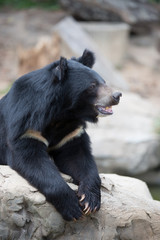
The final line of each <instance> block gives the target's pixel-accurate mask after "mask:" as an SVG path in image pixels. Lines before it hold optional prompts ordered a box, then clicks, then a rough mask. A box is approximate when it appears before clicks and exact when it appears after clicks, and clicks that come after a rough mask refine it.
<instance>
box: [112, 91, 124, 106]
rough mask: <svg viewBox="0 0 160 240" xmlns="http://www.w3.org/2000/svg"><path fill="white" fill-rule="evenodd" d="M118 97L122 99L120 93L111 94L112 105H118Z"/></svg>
mask: <svg viewBox="0 0 160 240" xmlns="http://www.w3.org/2000/svg"><path fill="white" fill-rule="evenodd" d="M120 97H122V93H120V92H115V93H113V95H112V99H113V102H114V104H118V103H119V100H120Z"/></svg>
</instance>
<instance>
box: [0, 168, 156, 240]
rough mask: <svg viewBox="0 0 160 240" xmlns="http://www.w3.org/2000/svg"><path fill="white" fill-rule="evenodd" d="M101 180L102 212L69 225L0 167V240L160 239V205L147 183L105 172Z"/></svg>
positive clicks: (18, 178) (38, 195) (36, 195)
mask: <svg viewBox="0 0 160 240" xmlns="http://www.w3.org/2000/svg"><path fill="white" fill-rule="evenodd" d="M65 179H66V180H67V181H69V182H71V179H70V178H69V177H65ZM101 180H102V206H101V209H100V211H99V212H97V213H95V214H91V215H90V216H86V217H84V219H83V220H79V221H77V222H68V223H67V222H65V221H64V220H63V219H62V217H61V216H60V215H59V213H57V212H56V210H55V208H54V207H53V206H52V205H51V204H49V203H47V202H46V200H45V197H44V196H43V195H42V194H40V193H39V192H38V191H37V190H36V189H35V188H33V187H32V186H30V185H29V184H28V183H27V181H25V180H24V179H23V178H22V177H20V176H19V175H18V174H17V173H16V172H15V171H13V170H12V169H10V168H9V167H7V166H0V239H3V240H9V239H18V240H43V239H48V240H51V239H57V240H74V239H79V240H84V239H92V240H99V239H105V240H113V239H117V240H118V239H121V240H126V239H131V240H159V239H160V202H158V201H155V200H153V199H152V197H151V195H150V193H149V191H148V188H147V186H146V184H145V183H144V182H142V181H140V180H137V179H133V178H128V177H121V176H118V175H112V174H108V175H104V174H101ZM68 184H69V185H70V186H71V187H72V188H74V189H76V186H75V185H73V184H72V183H68Z"/></svg>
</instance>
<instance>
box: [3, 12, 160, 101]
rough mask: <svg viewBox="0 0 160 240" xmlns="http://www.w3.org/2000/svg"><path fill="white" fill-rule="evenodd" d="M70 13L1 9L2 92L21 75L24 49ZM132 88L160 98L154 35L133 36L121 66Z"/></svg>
mask: <svg viewBox="0 0 160 240" xmlns="http://www.w3.org/2000/svg"><path fill="white" fill-rule="evenodd" d="M65 15H66V14H65V13H64V12H63V11H56V12H53V11H46V10H39V9H30V10H21V11H17V10H16V11H15V10H5V9H3V10H1V11H0V76H1V78H0V95H3V94H4V93H5V92H6V90H7V88H8V86H10V85H11V83H12V82H13V81H14V80H15V79H17V77H19V76H18V72H19V71H18V60H19V59H18V52H19V49H20V48H23V49H27V48H30V47H33V46H34V45H35V44H36V43H37V41H38V39H39V38H40V37H42V36H51V35H52V34H53V27H54V25H55V24H56V23H57V22H58V21H60V20H61V19H62V18H63V17H64V16H65ZM120 72H121V73H122V75H123V76H124V77H125V78H126V80H127V81H128V83H129V86H130V88H131V90H132V91H134V92H137V93H139V94H140V95H142V96H143V97H156V98H157V97H159V94H160V53H159V52H158V50H157V48H156V44H155V41H154V38H153V37H152V36H147V37H145V38H143V37H141V38H132V39H130V41H129V46H128V54H127V58H126V61H125V64H124V66H123V68H121V69H120Z"/></svg>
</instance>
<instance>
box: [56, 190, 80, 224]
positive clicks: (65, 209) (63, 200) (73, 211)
mask: <svg viewBox="0 0 160 240" xmlns="http://www.w3.org/2000/svg"><path fill="white" fill-rule="evenodd" d="M56 199H57V201H55V198H54V203H53V204H54V206H55V208H56V209H57V211H58V212H59V213H60V214H61V215H62V217H63V218H64V220H67V221H73V220H78V219H80V218H81V217H82V216H83V211H82V209H81V206H80V204H79V201H78V197H77V196H76V193H75V192H74V191H73V190H71V189H70V190H69V191H67V192H65V193H64V192H62V193H61V194H59V195H57V196H56Z"/></svg>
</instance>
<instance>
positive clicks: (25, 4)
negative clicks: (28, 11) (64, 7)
mask: <svg viewBox="0 0 160 240" xmlns="http://www.w3.org/2000/svg"><path fill="white" fill-rule="evenodd" d="M0 7H13V8H19V9H24V8H33V7H38V8H46V9H52V10H57V9H59V4H58V0H0Z"/></svg>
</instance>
